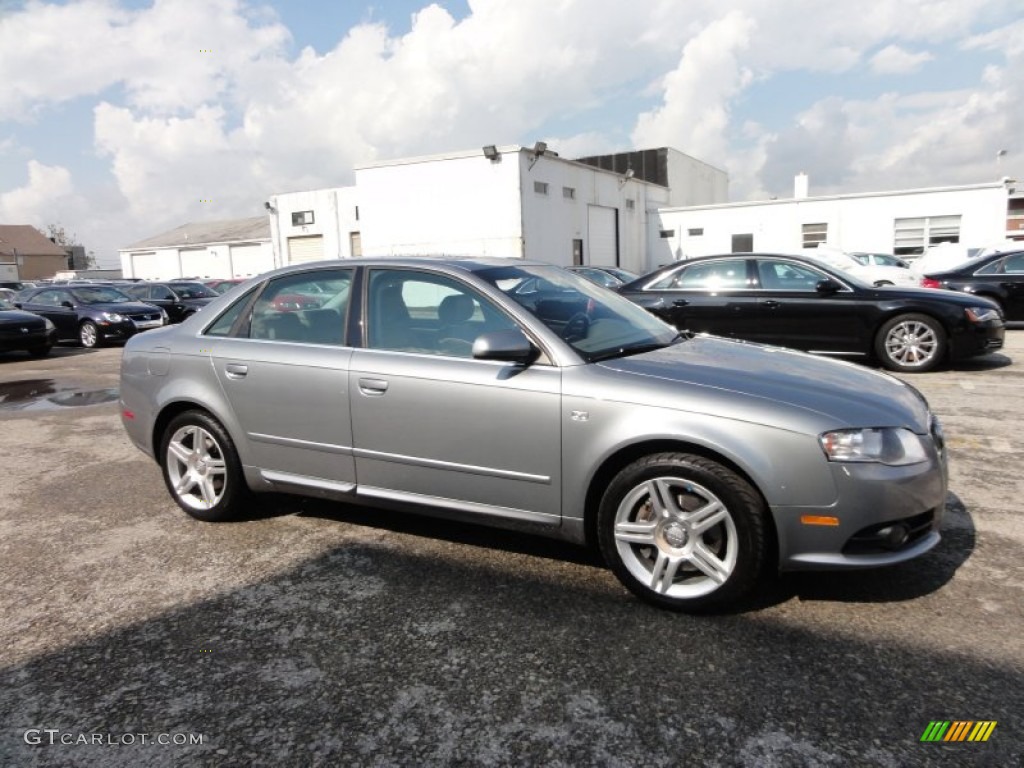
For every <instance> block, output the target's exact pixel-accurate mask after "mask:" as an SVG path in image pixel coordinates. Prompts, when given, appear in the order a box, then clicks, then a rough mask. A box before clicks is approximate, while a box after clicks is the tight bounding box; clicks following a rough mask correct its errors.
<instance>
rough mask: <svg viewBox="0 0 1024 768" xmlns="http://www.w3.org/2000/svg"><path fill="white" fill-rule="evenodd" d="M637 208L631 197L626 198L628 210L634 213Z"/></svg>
mask: <svg viewBox="0 0 1024 768" xmlns="http://www.w3.org/2000/svg"><path fill="white" fill-rule="evenodd" d="M635 208H636V200H634V199H633V198H631V197H627V198H626V210H627V211H632V210H634V209H635Z"/></svg>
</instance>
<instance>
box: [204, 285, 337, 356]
mask: <svg viewBox="0 0 1024 768" xmlns="http://www.w3.org/2000/svg"><path fill="white" fill-rule="evenodd" d="M351 288H352V270H351V269H331V270H317V271H316V272H301V273H299V274H296V275H286V276H284V277H279V278H277V279H276V280H271V281H270V282H269V283H268V284H267V287H266V288H265V289H264V290H263V292H262V293H261V294H260V297H259V298H258V299H257V300H256V303H255V304H254V305H253V309H252V317H251V318H250V321H249V338H250V339H265V340H268V341H297V342H303V343H306V344H331V345H335V346H342V345H343V344H344V343H345V342H344V339H345V316H346V314H347V312H348V302H349V295H350V293H351ZM211 330H212V329H211Z"/></svg>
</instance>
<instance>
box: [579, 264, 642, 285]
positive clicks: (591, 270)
mask: <svg viewBox="0 0 1024 768" xmlns="http://www.w3.org/2000/svg"><path fill="white" fill-rule="evenodd" d="M566 269H568V270H569V271H570V272H575V273H576V274H577V275H581V276H583V277H585V278H587V279H588V280H590V281H592V282H595V283H597V284H598V285H603V286H604V287H605V288H611V289H612V290H615V289H617V288H618V287H619V286H620V285H625V284H626V283H631V282H633V281H634V280H636V279H637V278H638V277H640V275H637V274H635V273H633V272H627V271H626V270H624V269H619V268H618V267H597V266H593V265H591V264H586V265H582V266H573V267H566Z"/></svg>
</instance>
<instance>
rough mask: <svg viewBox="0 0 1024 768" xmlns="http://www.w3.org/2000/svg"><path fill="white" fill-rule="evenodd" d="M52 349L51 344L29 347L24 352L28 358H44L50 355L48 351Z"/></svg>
mask: <svg viewBox="0 0 1024 768" xmlns="http://www.w3.org/2000/svg"><path fill="white" fill-rule="evenodd" d="M51 349H53V345H52V344H44V345H43V346H41V347H30V348H29V349H26V350H25V351H26V352H28V354H29V356H30V357H46V356H47V355H48V354H50V350H51Z"/></svg>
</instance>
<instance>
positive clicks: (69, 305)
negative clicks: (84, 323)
mask: <svg viewBox="0 0 1024 768" xmlns="http://www.w3.org/2000/svg"><path fill="white" fill-rule="evenodd" d="M60 305H61V306H62V307H67V308H68V309H74V308H75V305H74V304H72V303H71V302H70V301H62V302H61V303H60Z"/></svg>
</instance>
